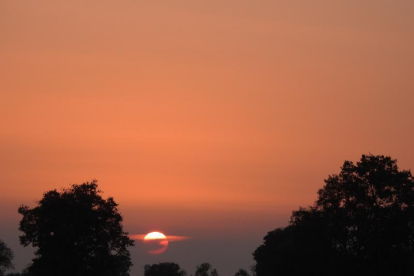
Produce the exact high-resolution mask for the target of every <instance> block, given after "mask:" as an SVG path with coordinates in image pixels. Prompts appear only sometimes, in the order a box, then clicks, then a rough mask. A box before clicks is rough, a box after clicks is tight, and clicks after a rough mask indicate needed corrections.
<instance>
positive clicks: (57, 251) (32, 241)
mask: <svg viewBox="0 0 414 276" xmlns="http://www.w3.org/2000/svg"><path fill="white" fill-rule="evenodd" d="M101 193H102V192H101V191H100V190H99V189H98V185H97V181H96V180H94V181H92V182H91V183H88V182H86V183H83V184H80V185H76V184H75V185H72V186H71V188H69V189H63V190H62V191H60V192H59V191H56V190H52V191H48V192H46V193H44V195H43V198H42V199H41V200H40V201H39V202H38V203H37V206H36V207H34V208H29V207H27V206H21V207H20V208H19V210H18V211H19V213H20V214H21V215H23V218H22V220H21V221H20V227H19V230H20V231H22V232H23V235H22V236H20V242H21V244H22V245H24V246H28V245H32V246H34V247H35V248H37V249H36V251H35V255H36V257H35V258H34V259H33V263H32V264H31V265H30V266H29V269H28V270H29V272H30V273H33V274H34V275H36V276H37V275H41V276H55V275H60V276H98V275H99V276H106V275H107V276H128V275H129V269H130V267H131V265H132V263H131V259H130V253H129V251H128V249H127V247H129V246H133V245H134V242H133V241H132V240H131V239H129V237H128V233H126V232H124V231H123V227H122V220H123V219H122V216H121V214H120V213H119V211H118V208H117V206H118V204H117V203H115V201H114V200H113V198H111V197H109V198H107V199H103V198H102V196H101Z"/></svg>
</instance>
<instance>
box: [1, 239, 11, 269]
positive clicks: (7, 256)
mask: <svg viewBox="0 0 414 276" xmlns="http://www.w3.org/2000/svg"><path fill="white" fill-rule="evenodd" d="M13 257H14V256H13V251H11V249H10V248H9V247H8V246H7V245H6V244H5V243H4V242H3V241H2V240H0V276H3V275H4V273H5V271H6V270H7V269H12V268H13V263H12V260H13Z"/></svg>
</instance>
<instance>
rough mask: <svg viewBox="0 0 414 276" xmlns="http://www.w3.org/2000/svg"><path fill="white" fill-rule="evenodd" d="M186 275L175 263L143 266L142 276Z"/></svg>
mask: <svg viewBox="0 0 414 276" xmlns="http://www.w3.org/2000/svg"><path fill="white" fill-rule="evenodd" d="M185 275H187V273H186V272H185V271H184V270H182V269H181V268H180V266H179V265H178V264H176V263H159V264H153V265H148V264H147V265H145V266H144V276H185Z"/></svg>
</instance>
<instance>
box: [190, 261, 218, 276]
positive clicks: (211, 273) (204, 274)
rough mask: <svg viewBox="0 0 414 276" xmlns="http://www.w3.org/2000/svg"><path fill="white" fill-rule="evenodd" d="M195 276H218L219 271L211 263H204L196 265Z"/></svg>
mask: <svg viewBox="0 0 414 276" xmlns="http://www.w3.org/2000/svg"><path fill="white" fill-rule="evenodd" d="M195 276H218V272H217V270H216V269H215V268H213V266H212V265H211V264H209V263H202V264H200V265H198V266H197V267H196V273H195Z"/></svg>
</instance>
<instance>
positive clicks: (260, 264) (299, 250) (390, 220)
mask: <svg viewBox="0 0 414 276" xmlns="http://www.w3.org/2000/svg"><path fill="white" fill-rule="evenodd" d="M253 256H254V259H255V260H256V266H255V267H256V273H257V276H267V275H304V274H306V273H308V274H309V273H311V274H315V275H316V274H317V275H351V274H352V275H412V274H413V272H414V268H413V265H412V264H413V263H414V180H413V177H412V175H411V172H410V171H404V170H402V171H400V170H399V169H398V166H397V161H396V160H393V159H391V158H390V157H385V156H374V155H363V156H362V157H361V160H360V161H359V162H357V163H356V165H355V164H354V163H353V162H350V161H345V162H344V165H343V166H342V168H341V172H340V173H339V174H338V175H331V176H329V177H328V179H326V180H325V186H324V187H323V188H322V189H320V190H319V191H318V199H317V201H316V202H315V204H314V205H313V206H310V207H308V208H301V209H299V210H298V211H294V212H293V214H292V218H291V221H290V224H289V226H288V227H286V228H283V229H281V228H279V229H276V230H274V231H271V232H269V233H268V235H267V236H266V237H265V238H264V243H263V244H262V245H261V246H259V248H257V250H256V251H255V252H254V253H253Z"/></svg>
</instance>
